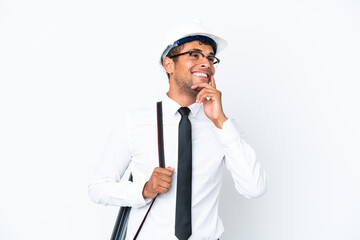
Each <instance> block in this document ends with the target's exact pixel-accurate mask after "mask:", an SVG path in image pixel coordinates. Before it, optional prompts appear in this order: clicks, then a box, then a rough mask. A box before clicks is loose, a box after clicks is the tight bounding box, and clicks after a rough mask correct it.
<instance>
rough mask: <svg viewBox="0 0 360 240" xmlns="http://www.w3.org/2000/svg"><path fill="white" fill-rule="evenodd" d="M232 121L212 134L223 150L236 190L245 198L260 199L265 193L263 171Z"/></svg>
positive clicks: (265, 186) (265, 181) (265, 183)
mask: <svg viewBox="0 0 360 240" xmlns="http://www.w3.org/2000/svg"><path fill="white" fill-rule="evenodd" d="M235 124H236V122H235V121H234V120H230V119H228V120H227V121H225V122H224V124H223V128H222V129H219V128H216V127H214V132H215V134H216V136H217V138H218V140H219V141H220V144H221V145H222V146H223V149H224V154H225V157H224V161H225V165H226V167H227V169H228V170H229V171H230V173H231V175H232V177H233V179H234V182H235V188H236V190H237V191H238V192H239V193H240V194H242V195H244V196H245V197H247V198H255V197H260V196H262V195H263V194H264V193H265V192H266V188H267V180H266V174H265V171H264V169H263V168H262V166H261V164H260V163H259V162H257V161H256V154H255V151H254V150H253V149H252V147H250V145H248V144H247V143H246V142H245V141H244V140H243V139H242V138H241V136H242V135H243V134H242V133H241V131H240V129H237V128H236V127H235V126H236V125H235Z"/></svg>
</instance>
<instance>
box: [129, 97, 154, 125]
mask: <svg viewBox="0 0 360 240" xmlns="http://www.w3.org/2000/svg"><path fill="white" fill-rule="evenodd" d="M154 119H155V120H156V102H152V103H146V104H143V105H140V106H136V107H134V108H132V109H130V110H129V111H128V113H127V120H128V123H130V124H131V125H132V124H138V123H147V122H149V121H150V122H153V121H154Z"/></svg>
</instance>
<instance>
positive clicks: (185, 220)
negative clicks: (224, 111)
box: [175, 107, 192, 240]
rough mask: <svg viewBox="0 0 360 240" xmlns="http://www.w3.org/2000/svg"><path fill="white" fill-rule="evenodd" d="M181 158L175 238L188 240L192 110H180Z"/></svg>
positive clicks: (189, 228) (184, 108)
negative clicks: (190, 116)
mask: <svg viewBox="0 0 360 240" xmlns="http://www.w3.org/2000/svg"><path fill="white" fill-rule="evenodd" d="M179 113H180V114H181V120H180V123H179V155H178V156H179V158H178V171H177V175H178V176H177V192H176V216H175V236H176V237H177V238H178V239H179V240H187V239H188V238H189V237H190V235H191V175H192V149H191V123H190V120H189V118H188V115H189V113H190V109H189V108H187V107H182V108H180V109H179Z"/></svg>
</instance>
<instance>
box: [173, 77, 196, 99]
mask: <svg viewBox="0 0 360 240" xmlns="http://www.w3.org/2000/svg"><path fill="white" fill-rule="evenodd" d="M175 81H176V83H177V84H178V86H179V90H180V92H181V93H182V94H186V95H188V96H191V97H192V98H194V99H195V98H196V96H197V94H198V93H199V92H200V90H201V88H195V89H192V88H191V87H192V86H193V85H194V82H193V80H192V79H189V80H180V79H178V78H175Z"/></svg>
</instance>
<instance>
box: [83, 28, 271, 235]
mask: <svg viewBox="0 0 360 240" xmlns="http://www.w3.org/2000/svg"><path fill="white" fill-rule="evenodd" d="M168 43H169V45H168V46H167V47H166V49H165V50H164V52H163V53H162V56H161V64H162V65H163V67H164V69H165V71H166V73H167V74H168V78H169V83H170V84H169V91H168V93H167V95H166V96H164V99H163V100H162V104H163V129H164V154H165V164H166V168H160V167H158V164H159V161H158V150H157V149H158V148H157V130H156V104H155V103H151V104H150V105H149V106H147V107H144V108H139V109H136V110H134V111H132V112H130V113H129V114H128V115H127V116H126V119H125V120H124V121H123V122H121V123H120V124H118V125H117V126H116V127H115V128H114V129H113V131H112V133H111V135H110V138H109V141H108V143H107V146H106V148H105V150H104V152H103V155H102V157H101V161H100V163H99V166H98V168H97V169H96V171H95V174H94V177H93V180H92V182H91V183H90V185H89V195H90V197H91V198H92V200H93V201H95V202H96V203H102V204H104V205H118V206H132V210H131V213H130V219H129V226H128V232H127V239H133V236H134V235H135V233H136V231H137V229H138V227H139V226H140V224H141V221H142V220H143V218H144V216H145V214H146V211H147V210H148V208H149V205H150V202H151V201H152V200H153V199H154V198H155V197H156V196H157V200H156V202H155V203H154V205H153V207H152V209H151V210H150V212H149V215H148V217H147V218H146V221H145V224H144V225H143V227H142V229H141V231H140V234H139V237H138V239H146V240H149V239H157V240H159V239H164V240H171V239H180V240H183V239H192V240H200V239H209V240H214V239H218V238H219V237H220V235H221V234H222V232H223V226H222V222H221V220H220V218H219V216H218V202H219V192H220V186H221V178H222V166H223V164H225V165H226V167H227V168H228V169H229V171H230V172H231V175H232V177H233V179H234V182H235V187H236V189H237V191H238V192H239V193H240V194H242V195H244V196H246V197H248V198H251V197H258V196H261V195H262V194H263V193H264V192H265V190H266V177H265V172H264V170H263V169H262V167H261V166H260V164H259V163H258V162H257V161H256V158H255V153H254V151H253V149H252V148H251V147H250V146H249V145H248V144H246V143H245V142H244V141H243V140H242V139H241V137H240V133H239V131H238V130H237V129H236V128H235V126H234V123H233V121H232V120H230V119H228V117H227V116H226V115H225V113H224V111H223V108H222V103H221V92H220V91H219V90H218V89H217V88H216V84H215V79H214V74H215V65H216V64H218V63H219V61H220V60H219V59H218V58H217V57H215V55H216V53H217V52H218V51H219V50H222V49H223V48H224V47H225V46H226V42H225V41H224V40H223V39H221V38H219V37H217V36H215V35H212V34H210V33H209V31H208V30H207V29H206V28H204V26H202V25H201V24H200V23H196V22H191V23H185V24H181V25H178V26H176V27H175V28H174V29H173V30H172V31H169V33H168ZM184 126H185V127H184ZM189 138H190V140H184V139H189ZM186 141H188V142H186ZM129 166H130V168H131V172H132V175H133V182H129V181H120V179H121V177H122V176H123V174H124V172H125V171H126V169H127V168H128V167H129ZM184 168H185V170H184Z"/></svg>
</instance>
